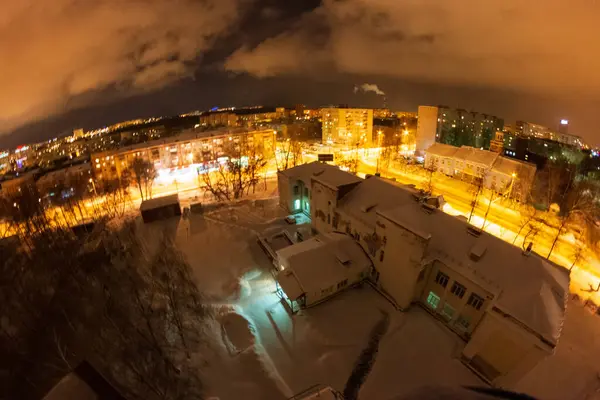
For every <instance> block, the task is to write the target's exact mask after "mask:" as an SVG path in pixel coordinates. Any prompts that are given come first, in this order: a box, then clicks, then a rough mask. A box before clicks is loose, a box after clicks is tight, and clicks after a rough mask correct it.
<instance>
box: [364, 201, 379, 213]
mask: <svg viewBox="0 0 600 400" xmlns="http://www.w3.org/2000/svg"><path fill="white" fill-rule="evenodd" d="M375 207H377V203H373V204H367V205H364V206H362V207H361V208H360V211H362V212H364V213H368V212H369V211H371V210H372V209H374V208H375Z"/></svg>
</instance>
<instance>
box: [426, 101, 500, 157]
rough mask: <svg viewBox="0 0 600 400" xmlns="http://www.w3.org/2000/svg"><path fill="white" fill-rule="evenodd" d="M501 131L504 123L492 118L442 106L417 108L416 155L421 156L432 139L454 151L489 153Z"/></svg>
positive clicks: (491, 116)
mask: <svg viewBox="0 0 600 400" xmlns="http://www.w3.org/2000/svg"><path fill="white" fill-rule="evenodd" d="M434 114H435V116H434ZM503 127H504V120H503V119H501V118H498V117H495V116H493V115H488V114H483V113H479V112H475V111H467V110H463V109H454V108H449V107H445V106H438V107H429V106H419V122H418V127H417V139H416V140H417V152H418V153H419V154H420V155H422V153H423V152H424V151H425V150H426V147H425V146H427V145H428V144H429V145H431V144H432V138H433V139H435V142H439V143H444V144H449V145H452V146H457V147H460V146H472V147H477V148H482V149H489V147H490V143H491V141H492V140H493V139H494V135H495V133H496V132H497V131H498V130H502V128H503Z"/></svg>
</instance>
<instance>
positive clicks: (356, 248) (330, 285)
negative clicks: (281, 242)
mask: <svg viewBox="0 0 600 400" xmlns="http://www.w3.org/2000/svg"><path fill="white" fill-rule="evenodd" d="M276 254H277V263H278V265H279V269H280V271H279V273H278V274H277V276H276V279H277V282H278V285H279V286H280V287H281V289H282V290H283V293H285V298H286V299H287V300H288V301H289V303H290V306H291V307H292V309H296V308H297V307H309V306H312V305H315V304H317V303H319V302H321V301H323V300H325V299H327V298H329V297H331V296H333V295H335V294H336V293H338V292H339V291H341V290H344V289H346V288H347V287H349V286H352V285H354V284H356V283H357V282H361V281H362V280H364V279H365V278H366V277H367V276H369V274H370V273H371V272H372V267H373V263H372V262H371V260H370V259H369V257H368V256H367V255H366V253H365V252H364V250H363V249H362V248H361V247H360V245H359V244H358V243H356V242H355V241H354V240H353V239H352V238H351V237H350V236H348V235H346V234H343V233H339V232H329V233H324V234H321V235H318V236H315V237H313V238H311V239H309V240H306V241H304V242H300V243H297V244H295V245H292V246H288V247H285V248H283V249H281V250H279V251H277V253H276Z"/></svg>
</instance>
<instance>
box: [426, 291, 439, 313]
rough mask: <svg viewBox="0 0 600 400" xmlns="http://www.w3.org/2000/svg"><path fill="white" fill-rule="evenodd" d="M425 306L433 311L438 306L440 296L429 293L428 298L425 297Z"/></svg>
mask: <svg viewBox="0 0 600 400" xmlns="http://www.w3.org/2000/svg"><path fill="white" fill-rule="evenodd" d="M427 304H428V305H429V307H431V308H433V309H434V310H435V309H437V308H438V305H439V304H440V296H438V295H437V294H435V293H433V292H429V296H427Z"/></svg>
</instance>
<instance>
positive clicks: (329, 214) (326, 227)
mask: <svg viewBox="0 0 600 400" xmlns="http://www.w3.org/2000/svg"><path fill="white" fill-rule="evenodd" d="M310 193H311V198H310V199H311V207H310V217H311V219H312V223H313V227H314V228H315V229H316V230H317V231H318V232H331V230H332V221H333V215H334V210H335V208H336V207H337V190H333V189H331V188H329V187H327V186H325V185H323V184H322V183H320V182H318V181H316V180H314V179H313V180H312V182H311V189H310Z"/></svg>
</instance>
